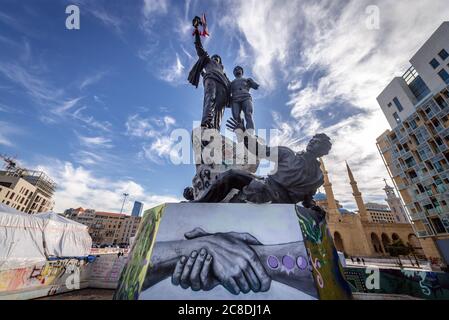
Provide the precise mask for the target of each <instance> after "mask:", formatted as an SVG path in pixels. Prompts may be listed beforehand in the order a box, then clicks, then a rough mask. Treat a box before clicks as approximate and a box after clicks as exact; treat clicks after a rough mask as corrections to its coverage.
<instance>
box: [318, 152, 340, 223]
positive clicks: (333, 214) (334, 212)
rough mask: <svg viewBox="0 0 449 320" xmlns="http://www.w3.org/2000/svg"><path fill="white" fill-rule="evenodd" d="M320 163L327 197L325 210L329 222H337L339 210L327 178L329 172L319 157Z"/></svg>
mask: <svg viewBox="0 0 449 320" xmlns="http://www.w3.org/2000/svg"><path fill="white" fill-rule="evenodd" d="M320 163H321V171H323V175H324V184H323V187H324V193H325V194H326V198H327V207H328V208H327V210H328V217H329V222H338V219H339V217H340V212H339V211H338V207H337V202H336V201H335V196H334V190H332V183H331V182H330V180H329V173H328V172H327V170H326V167H325V166H324V161H323V159H322V158H320Z"/></svg>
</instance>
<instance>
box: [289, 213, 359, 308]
mask: <svg viewBox="0 0 449 320" xmlns="http://www.w3.org/2000/svg"><path fill="white" fill-rule="evenodd" d="M295 208H296V214H297V216H298V219H299V225H300V226H301V230H302V232H303V235H304V242H305V245H306V248H307V251H308V254H309V261H310V264H311V265H312V267H313V268H312V272H313V276H314V278H315V283H316V284H317V290H318V294H319V296H320V299H321V300H346V299H351V298H352V291H351V288H350V286H349V284H348V283H347V282H346V279H345V277H344V274H343V268H342V266H341V263H340V259H339V257H338V253H337V250H336V249H335V247H334V242H333V240H332V237H331V235H330V233H329V230H328V228H327V224H326V219H325V213H324V212H323V214H322V215H319V214H317V213H315V212H313V211H311V210H305V209H304V208H301V207H299V206H296V207H295Z"/></svg>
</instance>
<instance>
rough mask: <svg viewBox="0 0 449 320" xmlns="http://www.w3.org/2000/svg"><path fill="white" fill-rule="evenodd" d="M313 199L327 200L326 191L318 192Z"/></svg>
mask: <svg viewBox="0 0 449 320" xmlns="http://www.w3.org/2000/svg"><path fill="white" fill-rule="evenodd" d="M313 200H315V201H326V200H327V196H326V194H324V193H321V192H318V193H317V194H315V195H314V196H313Z"/></svg>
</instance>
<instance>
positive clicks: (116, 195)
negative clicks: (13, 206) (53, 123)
mask: <svg viewBox="0 0 449 320" xmlns="http://www.w3.org/2000/svg"><path fill="white" fill-rule="evenodd" d="M38 169H39V170H43V171H44V172H46V173H47V174H48V175H49V176H50V177H52V179H54V180H55V182H56V183H57V185H58V188H57V191H56V193H55V195H54V199H55V202H56V206H55V211H57V212H63V211H64V210H65V209H68V208H77V207H80V206H81V207H84V208H93V209H96V210H99V211H112V212H119V211H120V209H121V205H122V201H123V198H122V194H123V193H125V192H126V193H129V194H130V198H129V201H128V202H127V204H126V206H125V210H124V212H125V213H130V212H131V207H132V202H133V201H134V200H139V201H142V202H144V203H145V207H146V208H151V207H154V206H157V205H160V204H162V203H165V202H179V201H180V199H178V198H176V197H174V196H170V195H159V194H152V193H150V192H147V191H146V190H145V188H144V187H143V186H141V185H140V184H138V183H136V182H134V181H132V180H129V179H124V180H123V179H121V180H120V179H118V180H110V179H108V178H103V177H98V176H96V175H95V174H93V173H92V172H91V171H89V170H86V169H85V168H83V167H82V166H79V167H76V166H74V165H73V164H72V163H70V162H65V163H63V162H60V161H56V160H53V161H51V163H49V164H46V165H41V166H39V167H38Z"/></svg>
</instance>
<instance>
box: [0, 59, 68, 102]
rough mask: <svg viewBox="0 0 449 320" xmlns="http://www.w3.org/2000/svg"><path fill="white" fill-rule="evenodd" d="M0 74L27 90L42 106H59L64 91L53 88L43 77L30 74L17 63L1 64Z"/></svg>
mask: <svg viewBox="0 0 449 320" xmlns="http://www.w3.org/2000/svg"><path fill="white" fill-rule="evenodd" d="M0 73H1V74H2V75H3V76H4V77H5V78H6V79H9V80H10V81H12V82H13V83H15V84H17V85H19V86H20V87H22V88H23V89H25V91H26V93H27V94H29V95H30V97H31V98H32V99H33V100H34V101H35V102H37V103H39V104H42V105H48V104H52V105H54V104H58V103H59V101H61V100H62V97H63V94H64V90H62V89H57V88H54V87H53V86H51V85H50V84H49V83H48V82H47V81H45V80H44V79H43V78H42V77H40V76H37V75H35V74H32V73H30V72H29V71H28V70H27V69H26V68H24V67H23V66H21V65H19V64H15V63H0Z"/></svg>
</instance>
